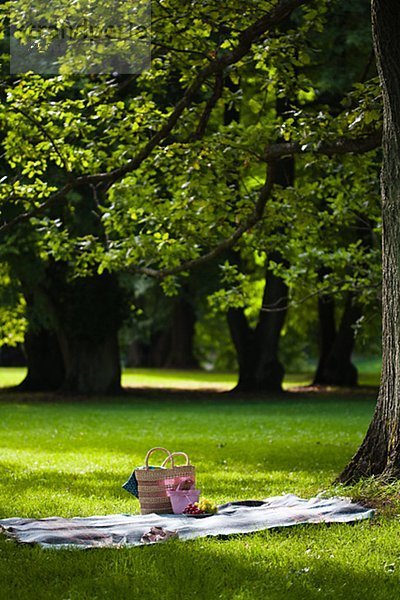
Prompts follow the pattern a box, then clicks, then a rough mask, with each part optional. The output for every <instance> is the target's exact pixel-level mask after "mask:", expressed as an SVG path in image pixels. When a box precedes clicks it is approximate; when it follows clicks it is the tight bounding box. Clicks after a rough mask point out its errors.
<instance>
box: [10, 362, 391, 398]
mask: <svg viewBox="0 0 400 600" xmlns="http://www.w3.org/2000/svg"><path fill="white" fill-rule="evenodd" d="M358 369H359V380H360V385H378V383H379V369H380V362H379V361H377V360H375V361H362V362H360V364H358ZM25 373H26V369H25V368H24V367H0V388H2V387H8V386H13V385H18V384H19V383H20V382H21V381H22V380H23V378H24V377H25ZM236 381H237V376H236V374H234V373H215V372H208V371H200V370H194V371H175V370H169V369H168V370H167V369H125V370H124V371H123V374H122V385H123V386H124V387H131V388H141V387H151V388H174V389H179V390H180V389H189V390H196V389H200V390H207V389H209V390H213V391H219V392H224V391H229V390H231V389H232V388H233V387H235V384H236ZM311 381H312V370H310V372H309V373H299V374H296V373H289V374H287V375H286V376H285V381H284V388H285V389H290V388H291V387H297V386H305V385H308V384H309V383H310V382H311Z"/></svg>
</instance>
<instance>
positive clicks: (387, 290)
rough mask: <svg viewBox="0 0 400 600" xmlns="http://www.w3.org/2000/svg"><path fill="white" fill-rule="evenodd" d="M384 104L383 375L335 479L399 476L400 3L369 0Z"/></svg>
mask: <svg viewBox="0 0 400 600" xmlns="http://www.w3.org/2000/svg"><path fill="white" fill-rule="evenodd" d="M372 23H373V37H374V45H375V54H376V58H377V65H378V73H379V78H380V81H381V84H382V93H383V106H384V130H383V169H382V179H381V181H382V217H383V233H382V238H383V246H382V262H383V264H382V313H383V319H382V378H381V386H380V390H379V396H378V403H377V406H376V409H375V413H374V416H373V418H372V422H371V424H370V426H369V429H368V432H367V434H366V437H365V439H364V441H363V443H362V444H361V446H360V448H359V450H358V451H357V453H356V455H355V456H354V458H353V459H352V460H351V462H350V464H349V465H347V467H346V468H345V469H344V471H343V472H342V474H341V475H340V477H339V479H340V480H341V481H343V482H351V481H355V480H357V479H359V478H361V477H368V476H371V475H375V476H377V475H381V476H383V477H386V478H398V477H400V352H399V348H400V159H399V157H400V37H399V31H400V4H399V2H398V0H373V2H372Z"/></svg>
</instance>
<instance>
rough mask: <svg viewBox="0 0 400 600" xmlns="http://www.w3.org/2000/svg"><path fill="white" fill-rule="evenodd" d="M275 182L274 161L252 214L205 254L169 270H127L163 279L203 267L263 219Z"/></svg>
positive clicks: (270, 164) (142, 268)
mask: <svg viewBox="0 0 400 600" xmlns="http://www.w3.org/2000/svg"><path fill="white" fill-rule="evenodd" d="M274 180H275V161H271V162H269V163H268V168H267V175H266V180H265V184H264V185H263V187H262V188H261V190H260V194H259V197H258V200H257V202H256V205H255V207H254V210H253V212H252V214H251V215H250V216H249V217H247V219H245V220H244V221H243V222H242V223H240V224H239V225H238V227H237V228H236V229H235V231H234V232H233V233H232V234H231V235H230V236H229V237H227V238H225V239H224V240H222V242H220V243H219V244H217V246H215V247H214V248H213V249H212V250H210V251H209V252H206V254H203V255H202V256H199V257H198V258H194V259H192V260H188V261H186V262H183V263H182V264H180V265H179V266H176V267H172V268H171V269H152V268H149V267H131V268H130V269H129V270H131V271H133V272H134V273H141V274H142V275H148V276H149V277H154V278H155V279H165V278H166V277H168V276H171V275H177V274H179V273H182V272H184V271H190V270H191V269H194V268H196V267H199V266H200V265H203V264H205V263H207V262H209V261H210V260H213V259H214V258H217V256H219V255H220V254H222V252H225V250H229V249H230V248H232V247H233V246H234V245H235V244H236V242H237V241H238V240H239V239H240V238H241V237H242V235H243V234H244V233H246V231H249V229H251V228H252V227H253V226H254V225H256V224H257V223H258V222H259V221H260V220H261V219H262V217H263V215H264V210H265V205H266V202H267V200H268V198H269V197H270V195H271V192H272V189H273V186H274Z"/></svg>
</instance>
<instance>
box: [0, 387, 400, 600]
mask: <svg viewBox="0 0 400 600" xmlns="http://www.w3.org/2000/svg"><path fill="white" fill-rule="evenodd" d="M373 405H374V397H373V396H370V397H364V398H363V397H357V396H352V397H350V398H343V397H342V398H341V397H339V396H332V395H323V396H321V395H317V394H314V395H310V396H308V397H307V396H306V397H304V396H301V395H299V394H297V395H296V394H286V395H285V396H284V397H277V398H275V399H273V398H270V399H269V400H267V401H262V400H261V399H257V398H253V399H251V400H247V401H246V400H245V399H243V398H242V399H240V398H236V399H235V398H232V397H231V396H229V395H226V394H219V395H217V394H208V393H205V392H202V393H200V392H197V393H194V392H192V393H191V392H182V391H180V392H177V393H176V396H175V397H174V396H173V395H172V394H161V392H160V394H159V395H158V393H157V392H156V391H152V392H151V393H150V394H149V393H147V394H145V393H144V392H143V393H140V392H137V393H135V394H134V395H130V394H127V395H125V396H122V397H119V398H115V399H104V398H99V399H94V398H90V399H81V400H80V401H77V400H71V399H68V398H62V397H58V398H57V397H53V396H44V395H42V396H40V395H39V396H33V395H32V396H30V397H29V396H24V395H15V394H12V393H10V392H8V393H4V392H3V393H2V394H1V395H0V416H1V418H0V445H1V450H0V456H1V463H0V468H1V478H0V518H4V517H10V516H25V517H46V516H50V515H61V516H65V517H71V516H74V515H79V516H85V515H93V514H107V513H121V512H123V513H124V512H125V513H126V512H138V503H137V501H136V500H135V499H134V498H133V497H131V496H130V495H128V494H127V493H126V492H125V491H124V490H122V489H121V484H122V483H123V482H124V481H125V480H126V478H127V477H128V476H129V474H130V472H131V470H132V468H133V467H134V466H136V465H140V464H142V463H143V458H144V455H145V452H146V450H147V449H148V448H150V447H151V446H153V445H158V444H160V445H163V446H166V447H168V448H171V449H175V450H177V449H184V450H186V451H187V452H188V453H189V455H190V457H191V458H192V460H193V462H194V463H195V464H196V467H197V473H198V475H197V479H198V485H199V487H200V488H201V489H202V491H203V494H204V495H205V496H206V497H208V498H210V499H211V500H213V501H215V502H225V501H228V500H234V499H246V498H247V499H248V498H264V497H267V496H272V495H276V494H282V493H288V492H291V493H296V494H299V495H300V496H303V497H310V496H312V495H314V494H316V493H318V492H321V491H323V490H324V489H327V488H329V486H330V484H331V482H332V481H333V479H334V477H335V476H336V475H337V473H339V471H340V470H341V469H342V468H343V467H344V465H345V464H346V461H348V459H349V458H350V457H351V455H352V453H353V452H354V450H355V449H356V447H357V446H358V444H359V443H360V441H361V439H362V436H363V434H364V432H365V429H366V427H367V424H368V422H369V420H370V418H371V414H372V411H373ZM395 512H396V511H395ZM399 536H400V523H399V520H398V517H397V516H395V514H393V511H392V512H391V515H389V514H381V513H379V514H378V516H377V517H376V518H375V519H374V520H373V521H371V522H370V521H367V522H361V523H357V524H355V525H338V524H336V525H331V526H327V525H323V524H321V525H309V526H298V527H294V528H289V529H278V530H274V531H266V532H260V533H256V534H251V535H247V536H235V537H231V538H229V539H200V540H194V541H188V542H181V541H179V540H177V541H172V542H169V543H168V544H166V545H164V546H163V545H155V546H151V547H143V548H132V549H96V550H90V551H79V550H61V551H57V550H42V549H40V548H37V547H25V546H19V545H17V544H16V543H15V542H13V541H9V540H6V539H5V538H3V537H1V536H0V582H1V585H0V598H1V599H3V598H4V599H9V598H12V599H16V600H19V599H25V598H30V599H33V600H36V599H42V598H43V599H47V598H48V599H52V600H54V599H65V600H67V599H71V600H74V599H87V600H93V599H97V598H111V599H118V600H119V599H125V598H126V599H128V598H138V599H140V600H147V599H157V600H158V599H160V598H161V599H163V600H164V599H165V600H169V599H171V600H172V599H174V600H176V599H178V600H180V599H182V600H186V599H192V598H197V599H204V600H214V599H226V600H228V599H229V600H231V599H237V600H238V599H272V600H274V599H283V598H284V599H288V600H291V599H293V600H294V599H296V600H297V599H302V598H304V599H307V600H308V599H313V598H323V599H327V598H332V599H335V600H336V599H343V600H353V599H354V600H355V599H357V600H361V599H369V598H371V599H372V598H373V599H374V600H380V599H382V600H388V599H391V598H393V599H394V598H396V599H397V598H398V597H399V584H400V581H399V573H400V547H399V543H398V539H399Z"/></svg>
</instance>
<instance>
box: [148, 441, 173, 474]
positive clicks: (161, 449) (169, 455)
mask: <svg viewBox="0 0 400 600" xmlns="http://www.w3.org/2000/svg"><path fill="white" fill-rule="evenodd" d="M157 450H160V452H166V453H167V454H168V456H167V458H166V459H165V460H164V462H163V464H162V465H161V466H162V467H163V466H164V463H165V462H166V461H168V460H169V459H170V458H171V452H170V451H169V450H167V449H166V448H162V447H161V446H155V447H154V448H151V450H149V451H148V453H147V454H146V458H145V461H144V462H145V465H146V469H148V468H149V458H150V456H151V455H152V454H153V452H157Z"/></svg>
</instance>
